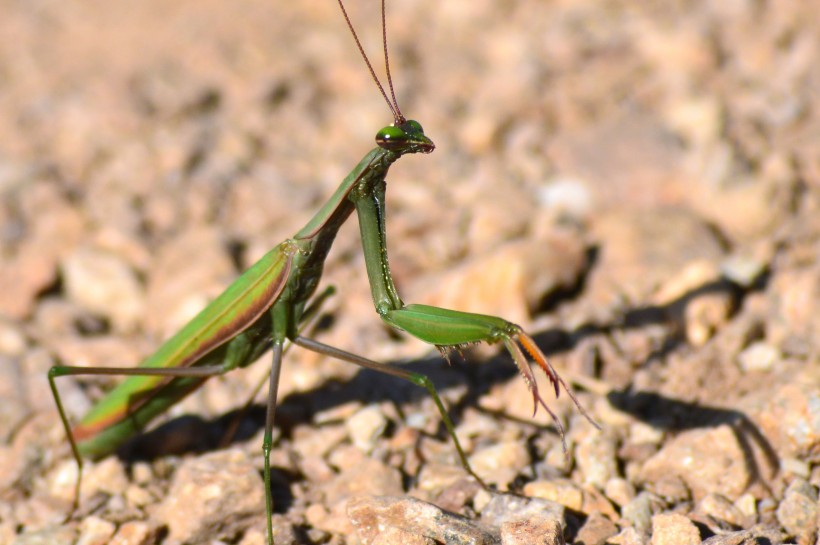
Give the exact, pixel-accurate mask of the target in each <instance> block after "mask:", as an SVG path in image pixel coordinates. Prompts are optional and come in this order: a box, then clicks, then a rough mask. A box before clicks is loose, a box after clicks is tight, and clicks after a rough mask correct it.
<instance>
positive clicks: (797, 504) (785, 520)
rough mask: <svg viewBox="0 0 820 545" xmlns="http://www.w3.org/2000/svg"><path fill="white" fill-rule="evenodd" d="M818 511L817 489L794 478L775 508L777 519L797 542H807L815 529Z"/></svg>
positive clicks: (810, 539)
mask: <svg viewBox="0 0 820 545" xmlns="http://www.w3.org/2000/svg"><path fill="white" fill-rule="evenodd" d="M818 512H820V510H818V505H817V489H816V488H815V487H813V486H812V485H810V484H809V483H807V482H806V481H804V480H802V479H795V480H793V481H792V482H791V483H790V484H789V487H788V488H787V489H786V493H785V494H784V495H783V501H782V502H781V503H780V505H779V506H778V508H777V520H778V522H780V524H782V525H783V528H785V529H786V531H787V532H789V533H790V534H791V535H793V536H794V537H795V538H797V541H798V543H801V544H809V543H812V542H813V541H814V535H815V532H816V531H817V516H818Z"/></svg>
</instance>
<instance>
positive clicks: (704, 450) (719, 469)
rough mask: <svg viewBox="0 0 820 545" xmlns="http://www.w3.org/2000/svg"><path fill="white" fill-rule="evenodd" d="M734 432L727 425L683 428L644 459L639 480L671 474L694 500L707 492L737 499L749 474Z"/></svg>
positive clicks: (649, 479)
mask: <svg viewBox="0 0 820 545" xmlns="http://www.w3.org/2000/svg"><path fill="white" fill-rule="evenodd" d="M736 433H737V432H736V431H735V430H734V429H733V428H732V427H730V426H728V425H721V426H718V427H716V428H712V429H693V430H689V431H685V432H683V433H681V434H680V435H678V436H677V437H675V438H674V439H673V440H672V441H670V442H669V443H667V444H666V445H665V446H664V447H663V448H662V449H661V450H660V451H658V453H657V454H655V455H654V456H652V458H650V459H649V460H647V462H646V463H645V464H644V466H643V468H642V470H641V472H640V480H641V481H643V482H647V483H651V482H655V481H660V480H662V479H664V478H667V477H669V476H670V475H673V476H677V477H679V478H680V479H681V480H682V481H683V482H684V483H685V484H686V486H688V487H689V489H690V490H691V491H692V494H693V495H694V497H695V499H699V498H702V497H703V496H705V495H706V494H709V493H717V494H722V495H724V496H726V497H727V498H730V499H732V500H734V499H737V498H738V496H740V494H742V493H743V492H744V491H745V490H746V487H747V486H748V485H749V483H750V482H751V480H752V475H751V473H750V468H749V467H747V464H746V456H745V454H744V452H743V448H742V446H741V445H740V443H739V442H738V439H737V435H736Z"/></svg>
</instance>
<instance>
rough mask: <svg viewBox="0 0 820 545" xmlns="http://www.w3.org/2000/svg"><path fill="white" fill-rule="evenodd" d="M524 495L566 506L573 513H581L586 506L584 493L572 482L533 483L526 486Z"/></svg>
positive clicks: (550, 481) (553, 480) (555, 480)
mask: <svg viewBox="0 0 820 545" xmlns="http://www.w3.org/2000/svg"><path fill="white" fill-rule="evenodd" d="M524 495H525V496H530V497H534V498H542V499H545V500H549V501H551V502H555V503H558V504H561V505H563V506H566V507H567V508H569V509H572V510H573V511H580V510H581V509H582V508H583V505H584V492H583V490H581V488H579V487H578V485H576V484H575V483H573V482H572V481H569V480H566V479H550V480H548V481H533V482H530V483H527V484H525V485H524Z"/></svg>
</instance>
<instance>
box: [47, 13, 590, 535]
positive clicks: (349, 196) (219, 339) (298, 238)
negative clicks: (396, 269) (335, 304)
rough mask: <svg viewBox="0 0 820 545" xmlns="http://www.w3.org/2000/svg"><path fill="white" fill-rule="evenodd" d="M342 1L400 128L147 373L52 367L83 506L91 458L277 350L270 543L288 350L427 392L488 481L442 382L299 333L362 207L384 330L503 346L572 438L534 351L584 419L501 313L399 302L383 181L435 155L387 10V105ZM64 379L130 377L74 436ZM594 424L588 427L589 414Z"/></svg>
mask: <svg viewBox="0 0 820 545" xmlns="http://www.w3.org/2000/svg"><path fill="white" fill-rule="evenodd" d="M338 1H339V6H340V7H341V10H342V14H343V15H344V18H345V20H346V22H347V25H348V27H349V28H350V31H351V33H352V35H353V38H354V40H355V42H356V45H357V47H358V48H359V51H360V53H361V55H362V57H363V58H364V61H365V63H366V64H367V67H368V69H369V71H370V73H371V76H372V77H373V80H374V81H375V82H376V85H377V87H378V88H379V90H380V91H381V94H382V95H383V97H384V99H385V101H386V102H387V104H388V106H389V108H390V110H391V112H392V114H393V123H392V124H391V125H389V126H387V127H384V128H383V129H381V130H380V131H379V132H378V133H377V135H376V143H377V144H378V145H377V147H376V148H374V149H373V150H371V151H370V152H369V153H368V154H367V155H365V157H364V158H363V159H362V160H361V161H360V162H359V164H358V165H357V166H356V167H355V168H354V169H353V170H352V171H351V172H350V174H348V176H347V177H346V178H345V180H344V181H343V182H342V183H341V185H340V186H339V188H338V189H337V190H336V192H335V193H334V194H333V195H332V196H331V197H330V199H329V200H328V201H327V202H326V203H325V204H324V206H322V208H321V209H320V210H319V211H318V212H317V213H316V215H315V216H313V218H312V219H311V220H310V221H309V222H308V223H307V225H305V226H304V227H303V228H302V229H301V230H300V231H298V232H297V233H296V234H295V235H294V236H293V237H292V238H290V239H288V240H285V241H284V242H282V243H281V244H279V245H278V246H276V247H275V248H273V249H272V250H271V251H270V252H268V253H267V254H266V255H265V256H263V257H262V258H261V259H260V260H259V261H257V262H256V263H255V264H254V265H253V266H251V267H250V268H249V269H248V270H247V271H245V272H244V273H243V274H242V275H241V276H240V277H239V278H238V279H237V280H236V281H234V282H233V283H232V284H231V285H230V286H229V287H228V288H227V289H226V290H225V291H224V292H223V293H222V294H221V295H219V296H218V297H217V298H216V299H215V300H214V301H213V302H212V303H211V304H209V305H208V306H207V307H205V309H204V310H202V311H201V312H200V313H199V314H198V315H197V316H196V317H195V318H193V319H192V320H191V321H190V322H189V323H188V324H187V325H186V326H184V327H183V328H182V329H181V330H180V331H179V332H178V333H177V334H175V335H174V336H172V337H171V338H170V339H169V340H168V341H166V342H165V344H163V345H162V346H161V347H160V348H159V350H157V352H155V353H154V354H153V355H152V356H150V357H149V358H147V359H146V360H145V361H143V362H142V364H141V365H140V366H139V367H137V368H131V369H122V368H102V367H94V368H88V367H70V366H55V367H53V368H52V369H51V370H50V372H49V383H50V386H51V389H52V392H53V395H54V399H55V402H56V404H57V409H58V411H59V413H60V418H61V420H62V422H63V425H64V426H65V429H66V433H67V435H68V438H69V442H70V444H71V449H72V452H73V454H74V457H75V458H76V460H77V464H78V466H79V468H80V471H79V472H78V481H77V487H76V490H75V508H76V506H77V503H78V501H79V484H80V479H81V475H82V457H89V458H100V457H103V456H106V455H108V454H110V453H112V452H114V451H115V450H116V449H117V448H118V447H119V446H120V445H121V444H122V443H123V442H124V441H125V440H126V439H127V438H129V437H130V436H132V435H134V434H136V433H138V432H139V431H140V430H142V429H143V428H144V427H145V426H146V425H147V424H148V423H149V422H150V421H151V420H152V419H153V418H154V417H156V416H157V415H158V414H160V413H162V412H164V411H165V410H166V409H167V408H168V407H169V406H171V405H173V404H174V403H176V402H177V401H179V400H180V399H182V398H183V397H184V396H186V395H187V394H188V393H190V392H191V391H193V390H194V389H196V388H197V387H199V386H200V385H201V384H202V383H203V382H204V381H205V380H206V379H208V378H209V377H212V376H214V375H221V374H224V373H227V372H228V371H231V370H233V369H236V368H239V367H245V366H247V365H249V364H250V363H252V362H254V361H255V360H257V359H258V358H259V357H260V356H262V354H263V353H265V352H266V351H267V350H268V349H271V348H272V354H273V356H272V364H271V371H270V386H269V392H268V400H267V413H266V420H265V430H264V439H263V445H262V451H263V455H264V480H265V496H266V509H267V521H268V528H267V530H268V533H267V535H268V542H269V543H271V544H272V543H273V537H272V536H273V531H272V527H271V512H272V500H271V488H270V451H271V447H272V445H271V443H272V429H273V421H274V410H275V407H276V393H277V385H278V381H279V373H280V370H281V363H282V354H283V347H284V344H285V342H286V341H289V342H291V343H293V344H295V345H298V346H301V347H303V348H306V349H308V350H313V351H315V352H318V353H320V354H323V355H326V356H330V357H333V358H337V359H340V360H344V361H348V362H351V363H354V364H356V365H360V366H362V367H366V368H369V369H374V370H376V371H379V372H383V373H387V374H390V375H393V376H396V377H399V378H402V379H405V380H409V381H411V382H413V383H414V384H417V385H419V386H422V387H424V388H426V389H427V391H428V392H429V393H430V395H431V396H432V398H433V400H434V401H435V403H436V406H437V407H438V410H439V412H440V413H441V418H442V420H443V422H444V425H445V427H446V429H447V433H448V434H449V435H450V437H452V439H453V442H454V444H455V447H456V451H457V452H458V456H459V458H460V460H461V464H462V465H463V466H464V468H465V469H466V470H467V471H468V472H469V473H470V474H471V475H473V476H474V477H475V478H476V479H477V480H478V481H479V482H481V479H480V478H479V477H478V476H477V475H476V474H475V473H474V472H473V470H472V468H471V467H470V464H469V463H468V461H467V457H466V455H465V453H464V450H463V449H462V447H461V445H460V443H459V441H458V438H457V437H456V434H455V430H454V426H453V423H452V421H451V420H450V417H449V416H448V415H447V412H446V410H445V408H444V405H443V403H442V401H441V399H440V397H439V395H438V393H437V392H436V389H435V387H434V385H433V384H432V382H431V381H430V380H429V379H428V378H427V377H426V376H424V375H421V374H418V373H414V372H410V371H407V370H405V369H402V368H399V367H395V366H391V365H387V364H383V363H379V362H375V361H372V360H369V359H366V358H363V357H361V356H357V355H355V354H351V353H349V352H345V351H343V350H340V349H337V348H334V347H331V346H328V345H325V344H322V343H320V342H318V341H315V340H312V339H310V338H307V337H305V336H303V335H302V334H301V333H300V327H301V325H302V324H303V322H304V321H305V320H306V317H307V316H308V315H309V314H311V311H310V310H309V309H311V308H315V305H314V303H315V301H316V299H318V298H320V297H321V296H315V295H314V293H315V291H316V288H317V286H318V284H319V280H320V278H321V275H322V268H323V265H324V261H325V259H326V257H327V255H328V252H329V250H330V247H331V245H332V243H333V240H334V238H335V236H336V233H337V231H338V230H339V228H340V227H341V225H342V224H343V223H344V222H345V221H346V220H347V219H348V217H349V216H350V215H351V214H352V213H353V211H354V210H355V211H356V213H357V215H358V219H359V226H360V231H361V239H362V245H363V250H364V256H365V263H366V268H367V276H368V280H369V283H370V289H371V292H372V296H373V302H374V305H375V307H376V312H377V313H378V314H379V316H380V317H381V319H382V320H383V321H384V322H386V323H387V324H388V325H390V326H392V327H394V328H396V329H399V330H402V331H405V332H407V333H409V334H410V335H412V336H414V337H417V338H419V339H421V340H423V341H425V342H428V343H430V344H433V345H435V346H437V347H438V348H439V349H440V350H442V351H445V350H447V349H448V348H451V347H461V346H464V345H468V344H471V343H478V342H482V341H483V342H487V343H491V344H492V343H498V342H500V343H503V344H504V346H505V348H506V349H507V350H508V352H509V353H510V355H511V356H512V358H513V361H514V362H515V364H516V365H517V367H518V370H519V372H520V373H521V375H522V377H523V378H524V381H525V382H526V384H527V386H528V387H529V389H530V391H531V392H532V396H533V404H534V408H535V410H537V408H538V406H539V405H540V406H541V407H543V408H544V409H545V410H546V411H547V412H548V413H549V414H550V415H551V416H552V418H553V420H555V423H556V426H557V427H558V430H559V433H560V434H561V437H562V440H563V428H562V427H561V424H560V422H559V421H558V419H557V418H556V417H555V415H554V414H553V413H552V411H551V410H550V409H549V407H548V406H547V404H546V403H545V402H544V400H543V399H542V398H541V396H540V394H539V392H538V388H537V386H536V382H535V378H534V375H533V372H532V369H531V367H530V363H529V361H528V360H527V357H526V356H525V352H526V353H528V354H529V355H530V357H531V358H532V360H533V361H534V362H535V363H536V364H537V365H538V366H539V367H541V369H542V370H543V371H544V372H545V373H546V374H547V377H548V378H549V380H550V381H551V383H552V386H553V387H554V390H555V394H556V396H557V395H558V393H559V390H560V387H561V386H563V388H564V389H565V390H566V391H567V393H568V394H569V396H570V397H571V398H572V400H573V401H574V402H575V404H576V405H577V406H578V408H579V409H580V410H581V412H582V413H583V414H584V415H585V416H587V415H586V412H584V410H583V408H581V407H580V405H579V404H578V402H577V400H576V399H575V397H574V396H573V395H572V392H571V391H570V390H569V389H568V388H567V385H566V384H565V383H564V381H563V380H562V379H561V377H560V376H559V375H558V374H557V373H556V372H555V370H554V369H553V368H552V366H551V365H550V363H549V361H548V360H547V358H546V357H545V356H544V354H543V353H542V352H541V350H540V349H539V348H538V346H537V345H536V344H535V342H534V341H533V340H532V338H531V337H530V336H529V335H527V334H526V333H524V332H523V331H522V330H521V328H520V327H519V326H517V325H515V324H512V323H510V322H508V321H506V320H503V319H502V318H498V317H495V316H487V315H482V314H472V313H466V312H459V311H455V310H448V309H443V308H438V307H432V306H426V305H413V304H410V305H406V304H405V303H404V302H403V301H402V300H401V298H400V297H399V295H398V293H397V291H396V287H395V285H394V284H393V279H392V276H391V272H390V267H389V265H388V261H387V246H386V234H385V177H386V175H387V171H388V169H389V168H390V166H391V165H392V164H393V163H394V162H396V161H397V160H398V159H399V158H400V157H401V156H403V155H405V154H410V153H430V152H432V151H433V150H434V149H435V146H434V144H433V142H432V141H431V140H430V139H429V138H428V137H427V136H426V135H425V134H424V130H423V129H422V127H421V125H420V124H419V123H418V122H416V121H413V120H408V119H406V118H405V117H404V116H403V115H402V113H401V110H400V109H399V106H398V102H397V101H396V97H395V93H394V91H393V84H392V80H391V77H390V68H389V64H388V58H387V38H386V26H385V6H384V0H382V6H381V9H382V35H383V40H384V54H385V65H386V72H387V80H388V84H389V89H390V95H391V97H390V98H388V96H387V93H386V92H385V90H384V88H383V87H382V85H381V83H380V82H379V79H378V77H377V76H376V74H375V72H374V71H373V68H372V66H371V64H370V61H369V60H368V58H367V56H366V55H365V53H364V49H363V48H362V45H361V43H360V42H359V39H358V37H357V35H356V32H355V30H354V28H353V25H352V24H351V22H350V19H349V17H348V15H347V13H346V11H345V7H344V4H343V3H342V0H338ZM391 99H392V100H391ZM522 348H523V350H522ZM65 375H127V376H129V378H127V379H126V380H125V381H124V382H122V383H121V384H120V385H119V386H118V387H117V388H115V389H114V390H113V391H112V392H110V393H109V394H108V395H107V396H106V397H104V398H103V399H102V400H101V401H100V402H99V403H98V404H97V405H96V406H95V407H94V408H92V409H91V410H90V411H89V412H88V414H86V415H85V417H83V419H82V420H81V421H80V422H79V423H78V424H76V425H75V426H74V427H73V428H72V427H71V425H70V424H69V422H68V418H67V416H66V413H65V411H64V409H63V404H62V401H61V399H60V396H59V392H58V390H57V387H56V384H55V379H56V378H57V377H60V376H65ZM535 410H534V411H533V414H535ZM587 418H588V419H589V417H588V416H587ZM590 421H591V419H590ZM593 424H594V422H593ZM482 484H483V483H482Z"/></svg>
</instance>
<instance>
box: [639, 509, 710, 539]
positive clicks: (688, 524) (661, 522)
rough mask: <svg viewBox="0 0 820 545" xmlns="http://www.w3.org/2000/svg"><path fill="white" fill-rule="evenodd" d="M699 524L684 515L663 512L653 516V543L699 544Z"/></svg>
mask: <svg viewBox="0 0 820 545" xmlns="http://www.w3.org/2000/svg"><path fill="white" fill-rule="evenodd" d="M700 542H701V539H700V532H699V531H698V528H697V526H695V524H694V523H693V522H692V521H691V520H689V519H688V518H686V517H685V516H683V515H678V514H675V513H670V514H666V513H662V514H658V515H655V516H654V517H652V541H651V544H652V545H699V544H700Z"/></svg>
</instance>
